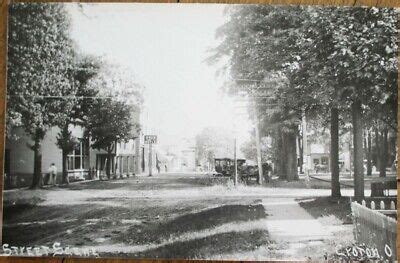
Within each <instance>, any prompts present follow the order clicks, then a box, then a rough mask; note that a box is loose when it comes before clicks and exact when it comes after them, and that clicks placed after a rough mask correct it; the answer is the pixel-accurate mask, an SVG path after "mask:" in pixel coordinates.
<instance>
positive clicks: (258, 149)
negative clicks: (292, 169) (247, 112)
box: [254, 102, 263, 185]
mask: <svg viewBox="0 0 400 263" xmlns="http://www.w3.org/2000/svg"><path fill="white" fill-rule="evenodd" d="M254 119H255V130H256V148H257V166H258V184H260V185H261V184H262V181H263V180H262V177H263V170H262V160H261V143H260V130H259V121H258V111H257V107H256V103H255V102H254Z"/></svg>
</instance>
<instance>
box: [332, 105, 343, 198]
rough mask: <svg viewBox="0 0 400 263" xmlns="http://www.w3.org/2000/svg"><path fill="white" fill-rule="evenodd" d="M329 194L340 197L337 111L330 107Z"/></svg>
mask: <svg viewBox="0 0 400 263" xmlns="http://www.w3.org/2000/svg"><path fill="white" fill-rule="evenodd" d="M330 155H331V196H332V197H340V196H341V194H340V183H339V111H338V109H337V108H332V109H331V152H330Z"/></svg>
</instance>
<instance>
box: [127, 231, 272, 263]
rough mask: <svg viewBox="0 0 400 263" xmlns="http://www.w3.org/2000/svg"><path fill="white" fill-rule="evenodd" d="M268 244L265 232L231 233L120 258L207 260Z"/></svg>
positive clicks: (175, 243)
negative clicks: (215, 256)
mask: <svg viewBox="0 0 400 263" xmlns="http://www.w3.org/2000/svg"><path fill="white" fill-rule="evenodd" d="M269 243H270V241H269V238H268V232H267V231H266V230H254V231H243V232H235V231H232V232H227V233H219V234H215V235H211V236H207V237H204V238H198V239H193V240H188V241H179V242H174V243H172V244H168V245H164V246H161V247H158V248H155V249H150V250H146V251H143V252H140V253H136V254H133V255H122V256H125V257H131V256H132V257H135V258H158V259H162V258H164V259H171V258H174V259H207V258H210V257H212V256H214V255H223V254H229V253H238V252H245V251H253V250H256V249H258V248H259V247H260V246H263V245H266V244H269ZM120 256H121V255H120Z"/></svg>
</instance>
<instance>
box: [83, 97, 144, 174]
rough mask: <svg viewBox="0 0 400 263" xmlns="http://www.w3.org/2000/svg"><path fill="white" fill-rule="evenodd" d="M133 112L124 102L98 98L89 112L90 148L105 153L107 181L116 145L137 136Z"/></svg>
mask: <svg viewBox="0 0 400 263" xmlns="http://www.w3.org/2000/svg"><path fill="white" fill-rule="evenodd" d="M135 110H137V109H134V108H133V107H132V106H131V105H129V104H127V103H125V102H122V101H118V100H114V99H111V98H102V97H99V98H98V99H97V100H96V101H95V102H94V103H93V107H91V109H90V111H89V116H88V123H87V130H88V133H89V135H90V138H91V140H92V142H93V143H92V148H94V149H99V150H105V151H106V152H107V155H108V156H107V163H106V174H107V177H108V179H110V178H111V160H112V156H113V153H114V152H115V150H116V147H117V144H118V143H120V142H125V141H128V140H130V139H134V138H135V137H137V136H138V135H137V134H138V131H139V125H138V123H137V122H135V119H134V117H133V114H134V111H135Z"/></svg>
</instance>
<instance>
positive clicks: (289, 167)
mask: <svg viewBox="0 0 400 263" xmlns="http://www.w3.org/2000/svg"><path fill="white" fill-rule="evenodd" d="M296 137H297V136H296V133H295V132H294V131H291V132H289V133H287V134H286V158H287V160H286V169H285V170H286V179H287V180H288V181H294V180H298V179H299V175H298V173H297V152H296V145H297V138H296Z"/></svg>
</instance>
